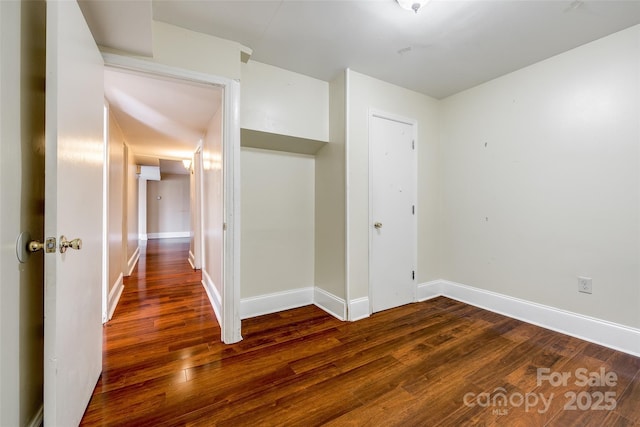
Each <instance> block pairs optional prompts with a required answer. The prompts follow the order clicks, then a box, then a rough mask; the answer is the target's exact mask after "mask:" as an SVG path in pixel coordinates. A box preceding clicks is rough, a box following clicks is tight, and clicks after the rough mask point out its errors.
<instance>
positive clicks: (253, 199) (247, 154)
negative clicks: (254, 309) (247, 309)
mask: <svg viewBox="0 0 640 427" xmlns="http://www.w3.org/2000/svg"><path fill="white" fill-rule="evenodd" d="M241 171H242V175H241V179H242V193H241V222H242V230H241V245H240V250H241V260H240V261H241V274H240V277H241V293H240V294H241V297H242V298H247V297H253V296H258V295H264V294H270V293H275V292H283V291H289V290H293V289H298V288H307V287H313V285H314V209H315V203H314V202H315V200H314V199H315V197H314V194H315V192H314V176H315V170H314V158H313V157H311V156H305V155H299V154H292V153H291V154H290V153H283V152H276V151H269V150H258V149H252V148H244V149H242V152H241Z"/></svg>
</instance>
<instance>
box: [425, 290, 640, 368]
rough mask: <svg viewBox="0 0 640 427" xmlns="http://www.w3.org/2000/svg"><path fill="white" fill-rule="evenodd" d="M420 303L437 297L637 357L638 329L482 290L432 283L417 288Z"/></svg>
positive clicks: (638, 353) (639, 336)
mask: <svg viewBox="0 0 640 427" xmlns="http://www.w3.org/2000/svg"><path fill="white" fill-rule="evenodd" d="M418 294H419V296H420V301H423V300H425V299H429V298H433V297H436V296H439V295H442V296H445V297H447V298H451V299H455V300H457V301H461V302H464V303H467V304H470V305H473V306H476V307H480V308H483V309H485V310H489V311H493V312H495V313H499V314H502V315H505V316H509V317H512V318H514V319H518V320H522V321H523V322H527V323H531V324H533V325H537V326H541V327H543V328H547V329H551V330H553V331H556V332H560V333H563V334H566V335H570V336H572V337H576V338H580V339H582V340H585V341H589V342H593V343H596V344H600V345H603V346H605V347H609V348H612V349H614V350H619V351H622V352H625V353H629V354H632V355H634V356H640V329H636V328H632V327H629V326H624V325H620V324H617V323H613V322H608V321H606V320H601V319H596V318H593V317H590V316H585V315H583V314H578V313H572V312H569V311H565V310H561V309H558V308H555V307H550V306H547V305H542V304H538V303H535V302H531V301H526V300H522V299H519V298H514V297H510V296H507V295H502V294H499V293H496V292H491V291H487V290H484V289H479V288H474V287H472V286H468V285H463V284H460V283H455V282H451V281H448V280H434V281H431V282H427V283H423V284H421V285H420V286H419V287H418Z"/></svg>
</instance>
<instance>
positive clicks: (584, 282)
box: [578, 276, 593, 294]
mask: <svg viewBox="0 0 640 427" xmlns="http://www.w3.org/2000/svg"><path fill="white" fill-rule="evenodd" d="M592 284H593V281H592V279H591V277H583V276H578V292H582V293H585V294H590V293H592Z"/></svg>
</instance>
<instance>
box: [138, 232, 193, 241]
mask: <svg viewBox="0 0 640 427" xmlns="http://www.w3.org/2000/svg"><path fill="white" fill-rule="evenodd" d="M183 237H191V232H190V231H166V232H164V233H147V238H148V239H178V238H183Z"/></svg>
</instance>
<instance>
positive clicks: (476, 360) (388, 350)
mask: <svg viewBox="0 0 640 427" xmlns="http://www.w3.org/2000/svg"><path fill="white" fill-rule="evenodd" d="M187 250H188V243H187V242H184V241H149V244H148V247H147V249H146V253H144V252H143V254H142V256H141V259H140V263H139V266H138V267H137V269H136V271H135V272H134V274H133V276H131V277H130V278H127V279H126V280H125V289H124V293H123V295H122V299H121V301H120V304H119V305H118V307H117V309H116V312H115V315H114V317H113V319H112V320H111V321H110V322H109V323H108V324H107V326H105V329H104V362H103V367H104V371H103V374H102V377H101V379H100V381H99V382H98V384H97V386H96V388H95V391H94V394H93V397H92V399H91V402H90V404H89V406H88V408H87V411H86V413H85V416H84V419H83V421H82V424H83V425H132V426H133V425H135V426H142V425H149V426H174V425H199V426H214V425H220V426H258V425H264V426H271V425H292V426H298V425H300V426H313V425H330V426H344V425H348V426H364V425H367V426H369V425H384V426H394V425H398V426H412V425H415V426H436V425H437V426H462V425H507V426H544V425H549V426H572V425H580V426H583V425H590V426H629V425H640V358H637V357H633V356H630V355H627V354H624V353H621V352H617V351H613V350H610V349H607V348H605V347H601V346H598V345H595V344H591V343H588V342H585V341H581V340H579V339H576V338H572V337H569V336H565V335H562V334H558V333H555V332H551V331H548V330H546V329H542V328H539V327H536V326H533V325H530V324H526V323H523V322H520V321H517V320H514V319H510V318H508V317H504V316H501V315H498V314H495V313H492V312H488V311H485V310H481V309H478V308H475V307H472V306H469V305H466V304H463V303H460V302H457V301H453V300H450V299H447V298H443V297H440V298H436V299H433V300H430V301H426V302H422V303H417V304H410V305H407V306H403V307H400V308H397V309H392V310H388V311H385V312H381V313H377V314H374V315H373V316H371V317H370V318H368V319H364V320H361V321H358V322H353V323H348V322H341V321H338V320H337V319H335V318H333V317H331V316H330V315H328V314H326V313H325V312H324V311H322V310H320V309H319V308H317V307H315V306H307V307H302V308H299V309H294V310H288V311H285V312H281V313H277V314H272V315H267V316H261V317H258V318H253V319H248V320H245V321H243V324H242V334H243V337H244V340H243V341H241V342H240V343H238V344H235V345H224V344H222V343H221V342H220V339H219V337H220V330H219V327H218V325H217V323H216V320H215V316H214V314H213V311H212V309H211V306H210V305H209V301H208V299H207V296H206V294H205V292H204V290H203V288H202V285H201V284H200V274H199V273H198V272H194V271H193V270H192V269H191V268H190V267H189V264H188V263H187V261H186V259H187ZM539 368H542V369H547V371H544V372H542V373H540V374H538V369H539ZM589 374H591V375H592V378H591V383H590V384H586V385H583V384H582V382H583V381H582V380H583V379H584V377H587V376H588V375H589ZM562 375H564V376H565V379H566V380H565V381H562V379H561V376H562ZM567 375H569V376H567ZM614 376H615V380H614V378H613V377H614ZM538 377H540V378H538ZM596 377H597V378H596ZM574 398H575V399H574ZM501 404H502V405H501ZM572 408H575V409H572ZM598 408H599V409H598Z"/></svg>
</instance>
